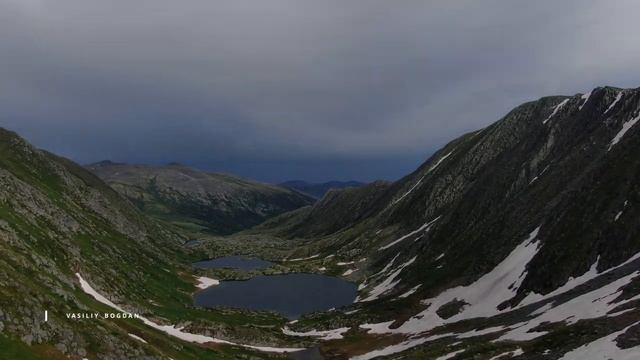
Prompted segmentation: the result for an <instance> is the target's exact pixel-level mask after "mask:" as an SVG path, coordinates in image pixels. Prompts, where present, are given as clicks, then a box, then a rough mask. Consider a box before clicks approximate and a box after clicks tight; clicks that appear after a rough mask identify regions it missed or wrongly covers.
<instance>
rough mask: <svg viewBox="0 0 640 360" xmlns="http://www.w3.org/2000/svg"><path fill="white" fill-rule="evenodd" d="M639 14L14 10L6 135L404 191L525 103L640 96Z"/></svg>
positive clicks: (242, 7)
mask: <svg viewBox="0 0 640 360" xmlns="http://www.w3.org/2000/svg"><path fill="white" fill-rule="evenodd" d="M638 10H640V3H638V2H637V1H633V0H630V1H622V0H621V1H615V2H605V1H583V0H575V1H560V2H558V1H536V2H524V1H507V0H504V1H491V0H486V1H471V0H470V1H409V0H407V1H375V0H367V1H365V0H362V1H337V0H336V1H310V0H309V1H305V0H270V1H239V0H233V1H204V0H194V1H167V0H148V1H140V0H138V1H136V0H128V1H122V0H112V1H90V0H57V1H46V0H0V54H1V56H0V79H2V81H0V109H1V112H0V126H4V127H8V128H12V129H14V130H17V131H19V132H20V133H22V134H23V135H25V136H27V137H28V138H29V139H30V140H32V141H33V142H34V143H36V144H37V145H39V146H41V147H44V148H47V149H50V150H52V151H55V152H59V153H62V154H63V155H66V156H70V157H72V158H73V159H76V160H78V161H81V162H88V161H94V160H99V159H103V158H112V159H115V160H122V161H134V162H162V161H165V160H178V161H183V162H186V163H192V164H195V165H199V166H202V167H210V168H216V169H222V170H230V171H231V170H234V169H237V171H238V172H240V173H243V174H245V175H250V176H255V177H262V178H269V179H272V178H273V179H275V178H274V177H273V176H272V175H267V174H266V173H268V172H269V168H266V166H263V165H260V166H257V165H256V166H253V167H252V166H250V165H249V164H273V163H278V162H279V164H280V166H279V167H280V168H281V169H284V168H287V167H289V168H292V169H300V172H299V174H300V176H298V177H305V176H306V175H307V174H308V175H309V177H313V178H314V179H320V178H321V176H319V175H317V174H316V172H317V170H318V169H319V168H323V169H325V168H326V169H327V170H326V171H327V172H329V174H327V177H343V176H344V177H346V176H349V177H352V174H351V173H348V172H347V171H346V170H345V171H340V170H339V169H340V168H342V167H344V168H345V169H347V168H354V166H352V164H354V163H358V162H360V163H361V164H371V165H370V166H371V167H372V170H370V171H367V170H366V169H362V170H361V178H363V179H369V178H372V177H377V176H379V174H380V173H381V169H383V170H384V169H388V172H387V173H388V174H389V175H388V176H397V175H399V174H400V170H399V168H398V166H399V165H397V166H396V167H394V164H400V163H401V162H399V161H396V160H397V159H418V158H422V157H424V156H425V155H427V154H428V153H429V152H431V151H433V150H434V149H435V148H437V147H438V146H440V145H442V144H443V143H445V142H446V141H447V140H449V139H451V138H452V137H454V136H456V135H459V134H461V133H462V132H465V131H468V130H473V129H476V128H479V127H482V126H485V125H487V124H489V123H491V122H493V121H495V120H496V119H497V118H499V117H500V116H501V115H503V114H504V113H506V112H507V111H508V110H509V109H510V108H512V107H513V106H515V105H517V104H518V103H520V102H522V101H526V100H531V99H534V98H537V97H540V96H543V95H549V94H573V93H576V92H584V91H588V90H589V89H590V88H592V87H594V86H597V85H602V84H611V85H617V86H624V87H636V86H640V73H638V72H637V64H638V63H640V46H638V45H637V39H636V38H635V37H636V36H635V34H637V33H639V31H640V25H639V24H640V23H638V21H637V20H636V19H635V18H634V17H635V14H637V13H638ZM390 159H396V160H390ZM378 160H379V162H378V164H379V166H380V167H381V168H376V169H375V170H373V168H375V167H376V162H377V161H378ZM332 161H333V162H335V163H336V167H337V169H338V170H336V172H335V173H334V174H331V173H330V169H329V167H328V166H327V165H326V164H328V163H331V162H332ZM240 162H241V163H240ZM304 163H308V164H309V166H308V167H307V169H306V170H305V169H304V166H300V164H304ZM320 163H322V164H324V165H322V166H316V165H313V164H320ZM287 164H288V165H287ZM252 168H253V169H255V170H254V172H252V170H251V169H252ZM276 168H278V166H275V165H274V166H273V167H272V169H276ZM410 168H411V166H410V165H406V164H404V165H402V169H401V170H402V171H407V170H409V169H410ZM382 173H384V171H382ZM294 175H295V174H291V176H294ZM283 176H284V175H283ZM287 176H289V174H287ZM353 176H355V175H353Z"/></svg>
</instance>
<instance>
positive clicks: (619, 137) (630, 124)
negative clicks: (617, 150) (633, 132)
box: [607, 114, 640, 151]
mask: <svg viewBox="0 0 640 360" xmlns="http://www.w3.org/2000/svg"><path fill="white" fill-rule="evenodd" d="M638 120H640V114H638V115H637V116H636V117H635V118H633V119H631V120H629V121H627V122H625V123H624V124H622V129H620V131H619V132H618V133H617V134H616V136H614V138H613V140H611V144H609V149H608V150H607V151H609V150H611V148H612V147H614V146H615V145H616V144H617V143H619V142H620V140H622V138H623V137H624V135H625V134H626V133H627V131H629V130H630V129H631V128H632V127H633V125H635V124H636V123H637V122H638Z"/></svg>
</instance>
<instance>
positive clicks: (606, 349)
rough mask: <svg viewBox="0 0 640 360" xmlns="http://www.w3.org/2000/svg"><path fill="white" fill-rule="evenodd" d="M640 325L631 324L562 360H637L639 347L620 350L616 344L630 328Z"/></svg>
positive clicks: (639, 355) (568, 354) (573, 351)
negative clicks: (619, 337)
mask: <svg viewBox="0 0 640 360" xmlns="http://www.w3.org/2000/svg"><path fill="white" fill-rule="evenodd" d="M638 324H640V322H637V323H634V324H631V325H629V326H627V327H626V328H624V329H622V330H620V331H617V332H614V333H612V334H609V335H607V336H605V337H602V338H600V339H598V340H595V341H592V342H590V343H588V344H586V345H582V346H581V347H579V348H577V349H575V350H572V351H569V352H568V353H566V354H564V355H563V356H562V358H560V360H583V359H615V360H636V359H638V358H639V357H640V350H638V348H637V347H634V348H629V349H620V348H619V347H618V345H617V344H616V341H615V340H616V338H617V337H618V336H620V335H622V334H624V333H625V332H627V330H629V328H631V327H633V326H636V325H638Z"/></svg>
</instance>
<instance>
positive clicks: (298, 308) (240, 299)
mask: <svg viewBox="0 0 640 360" xmlns="http://www.w3.org/2000/svg"><path fill="white" fill-rule="evenodd" d="M356 293H357V291H356V285H355V284H353V283H350V282H348V281H345V280H343V279H340V278H336V277H331V276H326V275H319V274H285V275H261V276H256V277H254V278H251V279H249V280H247V281H223V282H221V283H220V285H217V286H213V287H210V288H208V289H205V290H203V291H200V292H198V293H196V294H195V295H194V296H193V300H194V304H195V305H196V306H202V307H209V308H213V307H219V306H221V307H232V308H240V309H250V310H266V311H275V312H277V313H280V314H282V315H283V316H285V317H287V318H289V319H297V318H299V317H300V316H301V315H303V314H307V313H310V312H314V311H326V310H329V309H331V308H338V307H340V306H344V305H348V304H351V303H352V302H353V300H354V299H355V298H356V295H357V294H356Z"/></svg>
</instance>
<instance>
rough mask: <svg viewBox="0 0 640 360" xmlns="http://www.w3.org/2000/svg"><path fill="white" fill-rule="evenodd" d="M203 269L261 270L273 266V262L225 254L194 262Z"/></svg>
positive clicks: (194, 264)
mask: <svg viewBox="0 0 640 360" xmlns="http://www.w3.org/2000/svg"><path fill="white" fill-rule="evenodd" d="M193 266H195V267H199V268H202V269H221V268H232V269H239V270H259V269H264V268H268V267H269V266H271V262H269V261H266V260H262V259H257V258H250V257H244V256H225V257H221V258H217V259H211V260H203V261H198V262H195V263H193Z"/></svg>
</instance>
